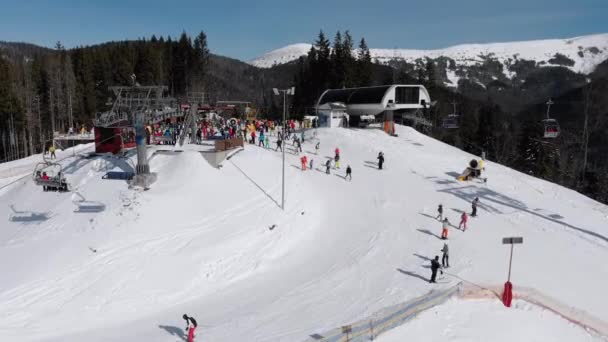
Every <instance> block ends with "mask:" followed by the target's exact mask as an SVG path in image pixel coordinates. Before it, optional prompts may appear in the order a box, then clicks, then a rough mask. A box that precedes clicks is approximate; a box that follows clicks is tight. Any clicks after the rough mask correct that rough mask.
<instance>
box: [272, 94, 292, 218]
mask: <svg viewBox="0 0 608 342" xmlns="http://www.w3.org/2000/svg"><path fill="white" fill-rule="evenodd" d="M272 92H273V93H274V94H275V95H277V96H278V95H281V93H283V131H282V132H281V135H283V136H282V137H281V141H283V138H284V137H285V128H286V119H285V116H286V113H287V107H286V101H287V95H292V96H293V95H295V93H296V87H291V88H287V89H277V88H272ZM281 152H282V153H283V176H282V184H281V209H282V210H285V141H283V142H282V145H281Z"/></svg>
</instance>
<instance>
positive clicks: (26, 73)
mask: <svg viewBox="0 0 608 342" xmlns="http://www.w3.org/2000/svg"><path fill="white" fill-rule="evenodd" d="M209 56H210V52H209V49H208V46H207V37H206V35H205V33H204V32H200V33H199V34H198V35H197V36H196V37H194V38H192V37H190V36H189V35H188V34H186V33H185V32H184V33H182V34H181V36H180V37H179V38H178V39H175V40H174V39H172V38H171V37H166V38H164V37H159V38H157V37H156V36H152V37H151V38H149V39H145V38H141V39H138V40H134V41H121V42H111V43H105V44H101V45H96V46H82V47H77V48H74V49H70V50H67V49H65V47H64V46H63V45H62V44H61V43H59V42H58V43H57V45H56V46H55V49H43V48H38V49H35V50H34V51H33V52H32V54H31V55H28V56H18V57H20V58H10V57H7V58H0V75H5V77H1V78H0V127H1V128H0V139H1V140H2V144H1V145H0V149H1V150H0V160H12V159H17V158H22V157H25V156H28V155H31V154H33V153H39V152H41V151H42V150H43V149H45V148H46V146H48V144H49V142H50V141H51V139H52V134H53V132H66V131H67V129H68V127H74V128H75V129H78V128H80V127H81V126H83V125H86V126H89V128H90V124H91V120H92V118H94V116H95V114H96V113H98V112H101V111H104V110H107V109H108V108H109V99H110V98H111V96H112V94H111V93H110V91H109V89H108V87H109V86H114V85H131V84H133V80H134V79H133V77H132V75H136V78H135V80H136V82H137V83H139V84H142V85H152V84H160V85H167V86H168V88H169V92H170V94H171V95H172V96H175V97H179V96H183V95H186V94H187V93H188V92H191V91H202V90H203V89H204V85H205V76H206V74H207V71H208V62H209Z"/></svg>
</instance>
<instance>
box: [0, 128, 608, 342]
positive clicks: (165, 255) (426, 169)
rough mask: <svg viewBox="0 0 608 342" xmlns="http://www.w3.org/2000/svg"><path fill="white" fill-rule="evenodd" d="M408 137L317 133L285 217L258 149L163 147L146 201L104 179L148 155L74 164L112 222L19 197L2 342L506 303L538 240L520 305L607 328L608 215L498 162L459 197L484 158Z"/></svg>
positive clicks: (14, 188) (272, 330) (6, 233)
mask: <svg viewBox="0 0 608 342" xmlns="http://www.w3.org/2000/svg"><path fill="white" fill-rule="evenodd" d="M397 133H398V134H399V136H398V137H390V136H387V135H386V134H385V133H383V132H382V131H380V130H377V129H367V130H356V129H352V130H348V129H319V130H318V138H317V139H318V140H316V139H312V138H311V136H312V133H311V132H308V137H307V141H306V142H305V143H304V145H303V150H304V152H303V153H304V154H306V155H308V156H309V159H310V158H312V159H314V169H313V170H308V171H301V170H300V162H299V156H298V155H296V154H292V153H293V147H292V146H291V144H289V145H288V152H289V153H287V154H286V169H285V173H286V180H287V183H286V189H285V195H286V202H285V211H282V210H281V209H280V207H279V204H280V203H281V182H280V179H281V154H280V152H275V151H274V149H273V150H265V149H262V148H260V147H257V146H253V145H247V146H246V147H245V150H244V151H242V152H240V153H238V154H236V155H234V156H233V157H232V158H231V159H230V160H228V161H225V162H224V166H223V167H222V168H221V169H215V168H212V167H211V166H210V165H209V164H208V163H207V162H206V161H205V159H204V158H203V157H202V156H201V155H200V154H199V153H197V152H195V151H191V150H190V149H189V150H186V151H184V152H181V153H173V154H167V153H160V152H159V153H155V154H154V153H153V152H154V150H156V149H158V148H165V149H166V148H169V149H171V147H170V146H169V147H166V146H161V147H153V148H151V151H150V153H151V155H152V157H151V160H150V167H151V170H152V172H155V173H157V175H158V180H157V182H156V183H154V184H153V185H152V187H151V189H150V190H148V191H136V190H133V189H129V188H128V186H127V184H126V183H125V182H124V181H121V180H107V179H102V176H103V175H104V174H106V172H108V171H121V170H122V171H130V170H132V169H133V168H134V165H135V163H136V160H135V157H134V155H133V154H129V155H128V156H127V157H126V158H117V157H104V156H96V157H90V158H85V157H82V156H79V155H76V156H75V157H70V156H69V154H67V155H64V156H62V157H61V158H64V157H65V158H66V159H64V160H62V161H61V164H62V165H63V170H64V172H65V175H66V177H67V179H68V181H69V182H70V184H71V187H72V188H73V189H74V190H76V191H78V192H79V193H80V194H81V195H82V196H84V197H85V198H86V199H87V200H89V201H98V202H102V203H103V204H105V210H104V211H102V212H97V213H77V212H74V211H75V209H76V208H75V205H74V204H73V203H72V194H70V193H56V192H43V191H42V189H41V188H39V187H37V186H36V185H35V184H34V183H33V182H32V180H31V179H30V178H29V177H26V178H24V179H22V180H19V181H17V182H15V183H13V184H10V185H6V184H7V182H4V183H3V184H5V185H4V186H2V185H0V218H1V219H2V221H1V222H2V224H0V227H1V229H0V274H2V275H3V276H2V281H1V282H0V341H22V342H23V341H57V342H59V341H62V342H63V341H82V340H87V341H89V342H95V341H99V342H101V341H119V342H120V341H149V342H165V341H166V342H174V341H179V340H180V339H181V338H182V337H183V336H184V334H185V332H184V330H183V328H184V321H183V320H182V318H181V316H182V314H184V313H188V314H189V315H191V316H194V317H195V318H196V319H197V321H198V322H199V329H198V334H197V335H198V337H197V341H199V342H200V341H290V342H291V341H303V340H305V339H307V338H308V337H309V335H311V334H315V333H320V332H324V331H328V330H331V329H333V328H335V327H339V326H341V325H344V324H348V323H350V322H355V321H357V320H360V319H363V318H365V317H368V316H369V315H370V314H372V313H374V312H377V311H378V310H380V309H382V308H385V307H387V306H390V305H394V304H397V303H402V302H404V301H406V300H409V299H412V298H416V297H418V296H421V295H424V294H426V293H428V291H429V290H430V289H433V288H436V289H442V288H446V287H449V286H453V285H455V284H457V283H458V282H461V281H463V280H465V281H467V282H472V283H475V284H481V285H492V286H500V284H502V283H503V282H504V281H505V280H506V277H507V265H508V257H509V248H508V247H507V246H503V245H502V244H501V239H502V237H504V236H523V237H524V244H523V245H519V246H517V247H516V248H515V254H514V258H513V272H512V281H513V283H514V284H515V291H517V286H527V287H532V288H535V289H537V290H539V291H541V292H542V293H543V294H544V295H546V296H550V297H552V298H558V299H559V300H560V301H562V302H564V303H566V304H567V305H568V306H571V307H574V308H576V309H577V310H581V311H584V312H587V313H588V314H590V315H593V316H594V317H596V318H599V319H602V320H604V321H606V320H607V319H608V306H607V305H606V301H605V300H602V299H603V298H606V297H605V291H606V279H608V264H606V262H605V260H607V259H608V249H607V247H608V242H607V239H606V236H607V235H608V207H606V206H605V205H602V204H600V203H598V202H595V201H593V200H591V199H589V198H587V197H584V196H582V195H580V194H578V193H576V192H574V191H572V190H569V189H566V188H563V187H561V186H557V185H555V184H552V183H548V182H545V181H542V180H539V179H535V178H532V177H529V176H526V175H524V174H522V173H519V172H516V171H513V170H511V169H508V168H505V167H503V166H500V165H497V164H494V163H491V162H488V163H486V164H485V166H486V173H485V175H486V176H487V177H488V182H487V184H483V183H477V182H471V183H460V182H457V181H456V180H455V176H457V175H458V174H459V173H460V172H461V171H462V170H463V169H464V168H465V166H466V165H467V164H468V162H469V161H470V160H471V159H472V158H473V157H474V156H472V155H470V154H468V153H465V152H462V151H460V150H458V149H456V148H454V147H451V146H448V145H446V144H443V143H441V142H438V141H436V140H434V139H431V138H429V137H427V136H425V135H422V134H420V133H418V132H416V131H414V130H413V129H411V128H408V127H402V126H398V127H397ZM273 139H274V138H273ZM317 141H320V147H321V150H320V154H319V155H314V153H313V152H312V151H314V144H315V143H316V142H317ZM336 147H339V148H340V150H341V164H342V168H341V169H339V170H337V169H332V170H331V174H330V175H327V174H325V170H324V169H322V167H321V164H322V163H324V161H325V160H326V158H328V157H333V153H334V149H335V148H336ZM380 151H382V152H384V154H385V157H386V164H385V169H384V170H381V171H380V170H378V169H377V167H376V165H375V162H376V156H377V154H378V152H380ZM39 158H40V157H39ZM40 159H41V158H40ZM36 162H37V161H36V160H35V158H30V159H28V160H24V161H17V162H12V163H6V164H2V165H0V175H6V177H10V178H11V179H13V180H14V179H15V177H18V176H19V175H28V174H29V173H31V172H32V170H33V168H34V165H35V163H36ZM28 163H29V164H28ZM27 165H29V168H28V167H27ZM347 165H351V167H352V169H353V178H352V181H347V180H345V179H344V169H345V168H346V166H347ZM11 169H12V171H10V172H9V171H8V170H11ZM476 196H478V197H479V198H480V205H479V208H480V210H479V216H478V217H477V218H472V219H470V221H469V229H468V230H467V231H466V232H463V231H460V230H457V229H455V228H454V229H451V230H450V235H449V245H450V253H451V256H450V258H451V260H450V264H451V268H450V269H449V271H450V272H449V273H450V275H446V277H445V278H444V280H443V281H442V283H440V284H435V285H431V284H429V283H428V282H427V279H428V277H429V275H430V272H429V270H428V268H426V267H427V266H428V264H429V261H428V260H427V259H428V258H431V257H434V256H435V255H439V254H440V252H439V250H440V249H441V248H442V246H443V241H441V240H439V238H438V235H439V234H440V231H441V227H440V223H439V222H438V221H436V220H435V215H436V207H437V205H438V204H439V203H442V204H443V206H444V208H445V214H446V215H447V217H448V218H449V219H450V221H451V222H452V223H453V224H454V225H456V226H457V225H458V221H459V216H460V212H461V211H462V210H467V211H468V210H470V202H471V200H472V199H473V198H475V197H476ZM11 205H12V206H13V208H15V209H16V210H17V211H18V213H17V214H15V213H14V212H13V211H12V209H11V207H10V206H11ZM9 218H10V219H9ZM270 228H273V229H270ZM492 305H497V307H496V308H495V311H498V310H501V308H500V304H499V303H498V302H496V301H495V302H493V303H492ZM463 307H464V310H465V312H468V311H470V307H469V308H468V309H467V307H466V306H463ZM449 308H450V309H446V310H448V311H449V312H450V314H452V315H458V314H460V309H459V306H458V305H451V306H449ZM466 310H468V311H466ZM493 310H494V309H493ZM551 322H553V323H550V324H552V325H555V326H556V329H557V328H559V327H558V325H560V326H561V324H562V323H561V321H551ZM428 324H429V325H430V326H432V324H435V323H433V322H429V323H428ZM543 331H546V330H543ZM541 332H542V331H541ZM429 333H431V334H433V333H434V331H433V330H429ZM439 334H441V331H438V332H437V335H436V336H437V338H438V339H439V338H440V337H441V336H442V335H439ZM547 334H548V335H547V338H546V339H544V340H554V341H558V340H559V341H571V339H568V336H570V335H568V336H567V335H564V337H563V338H562V337H560V336H557V337H556V339H553V337H554V336H556V335H554V334H553V333H549V332H547Z"/></svg>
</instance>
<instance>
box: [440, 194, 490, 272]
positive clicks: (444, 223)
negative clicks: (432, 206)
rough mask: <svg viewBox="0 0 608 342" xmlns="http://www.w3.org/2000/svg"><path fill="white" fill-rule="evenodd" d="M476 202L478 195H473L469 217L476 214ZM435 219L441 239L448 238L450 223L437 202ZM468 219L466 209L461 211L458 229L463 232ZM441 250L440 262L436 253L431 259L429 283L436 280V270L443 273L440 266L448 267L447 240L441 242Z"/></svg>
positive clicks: (441, 205) (477, 202)
mask: <svg viewBox="0 0 608 342" xmlns="http://www.w3.org/2000/svg"><path fill="white" fill-rule="evenodd" d="M478 204H479V197H475V199H473V201H472V202H471V217H476V216H477V205H478ZM435 219H436V220H439V221H440V222H441V239H442V240H447V239H448V230H449V227H450V225H451V223H450V220H448V218H447V217H444V216H443V204H439V206H438V207H437V216H436V217H435ZM468 220H469V215H468V214H467V212H466V211H463V212H462V214H461V215H460V224H459V225H458V229H460V230H462V231H463V232H464V231H466V230H467V222H468ZM441 252H442V257H441V264H439V256H438V255H436V256H435V258H434V259H432V260H431V279H430V280H429V283H435V282H436V278H437V271H438V270H439V271H441V274H443V270H442V268H448V267H450V261H449V258H450V256H449V247H448V244H447V242H446V243H444V244H443V248H442V249H441Z"/></svg>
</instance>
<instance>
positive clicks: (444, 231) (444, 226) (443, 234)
mask: <svg viewBox="0 0 608 342" xmlns="http://www.w3.org/2000/svg"><path fill="white" fill-rule="evenodd" d="M449 227H450V221H448V218H447V217H446V218H444V219H443V222H442V223H441V239H442V240H447V238H448V228H449Z"/></svg>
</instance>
